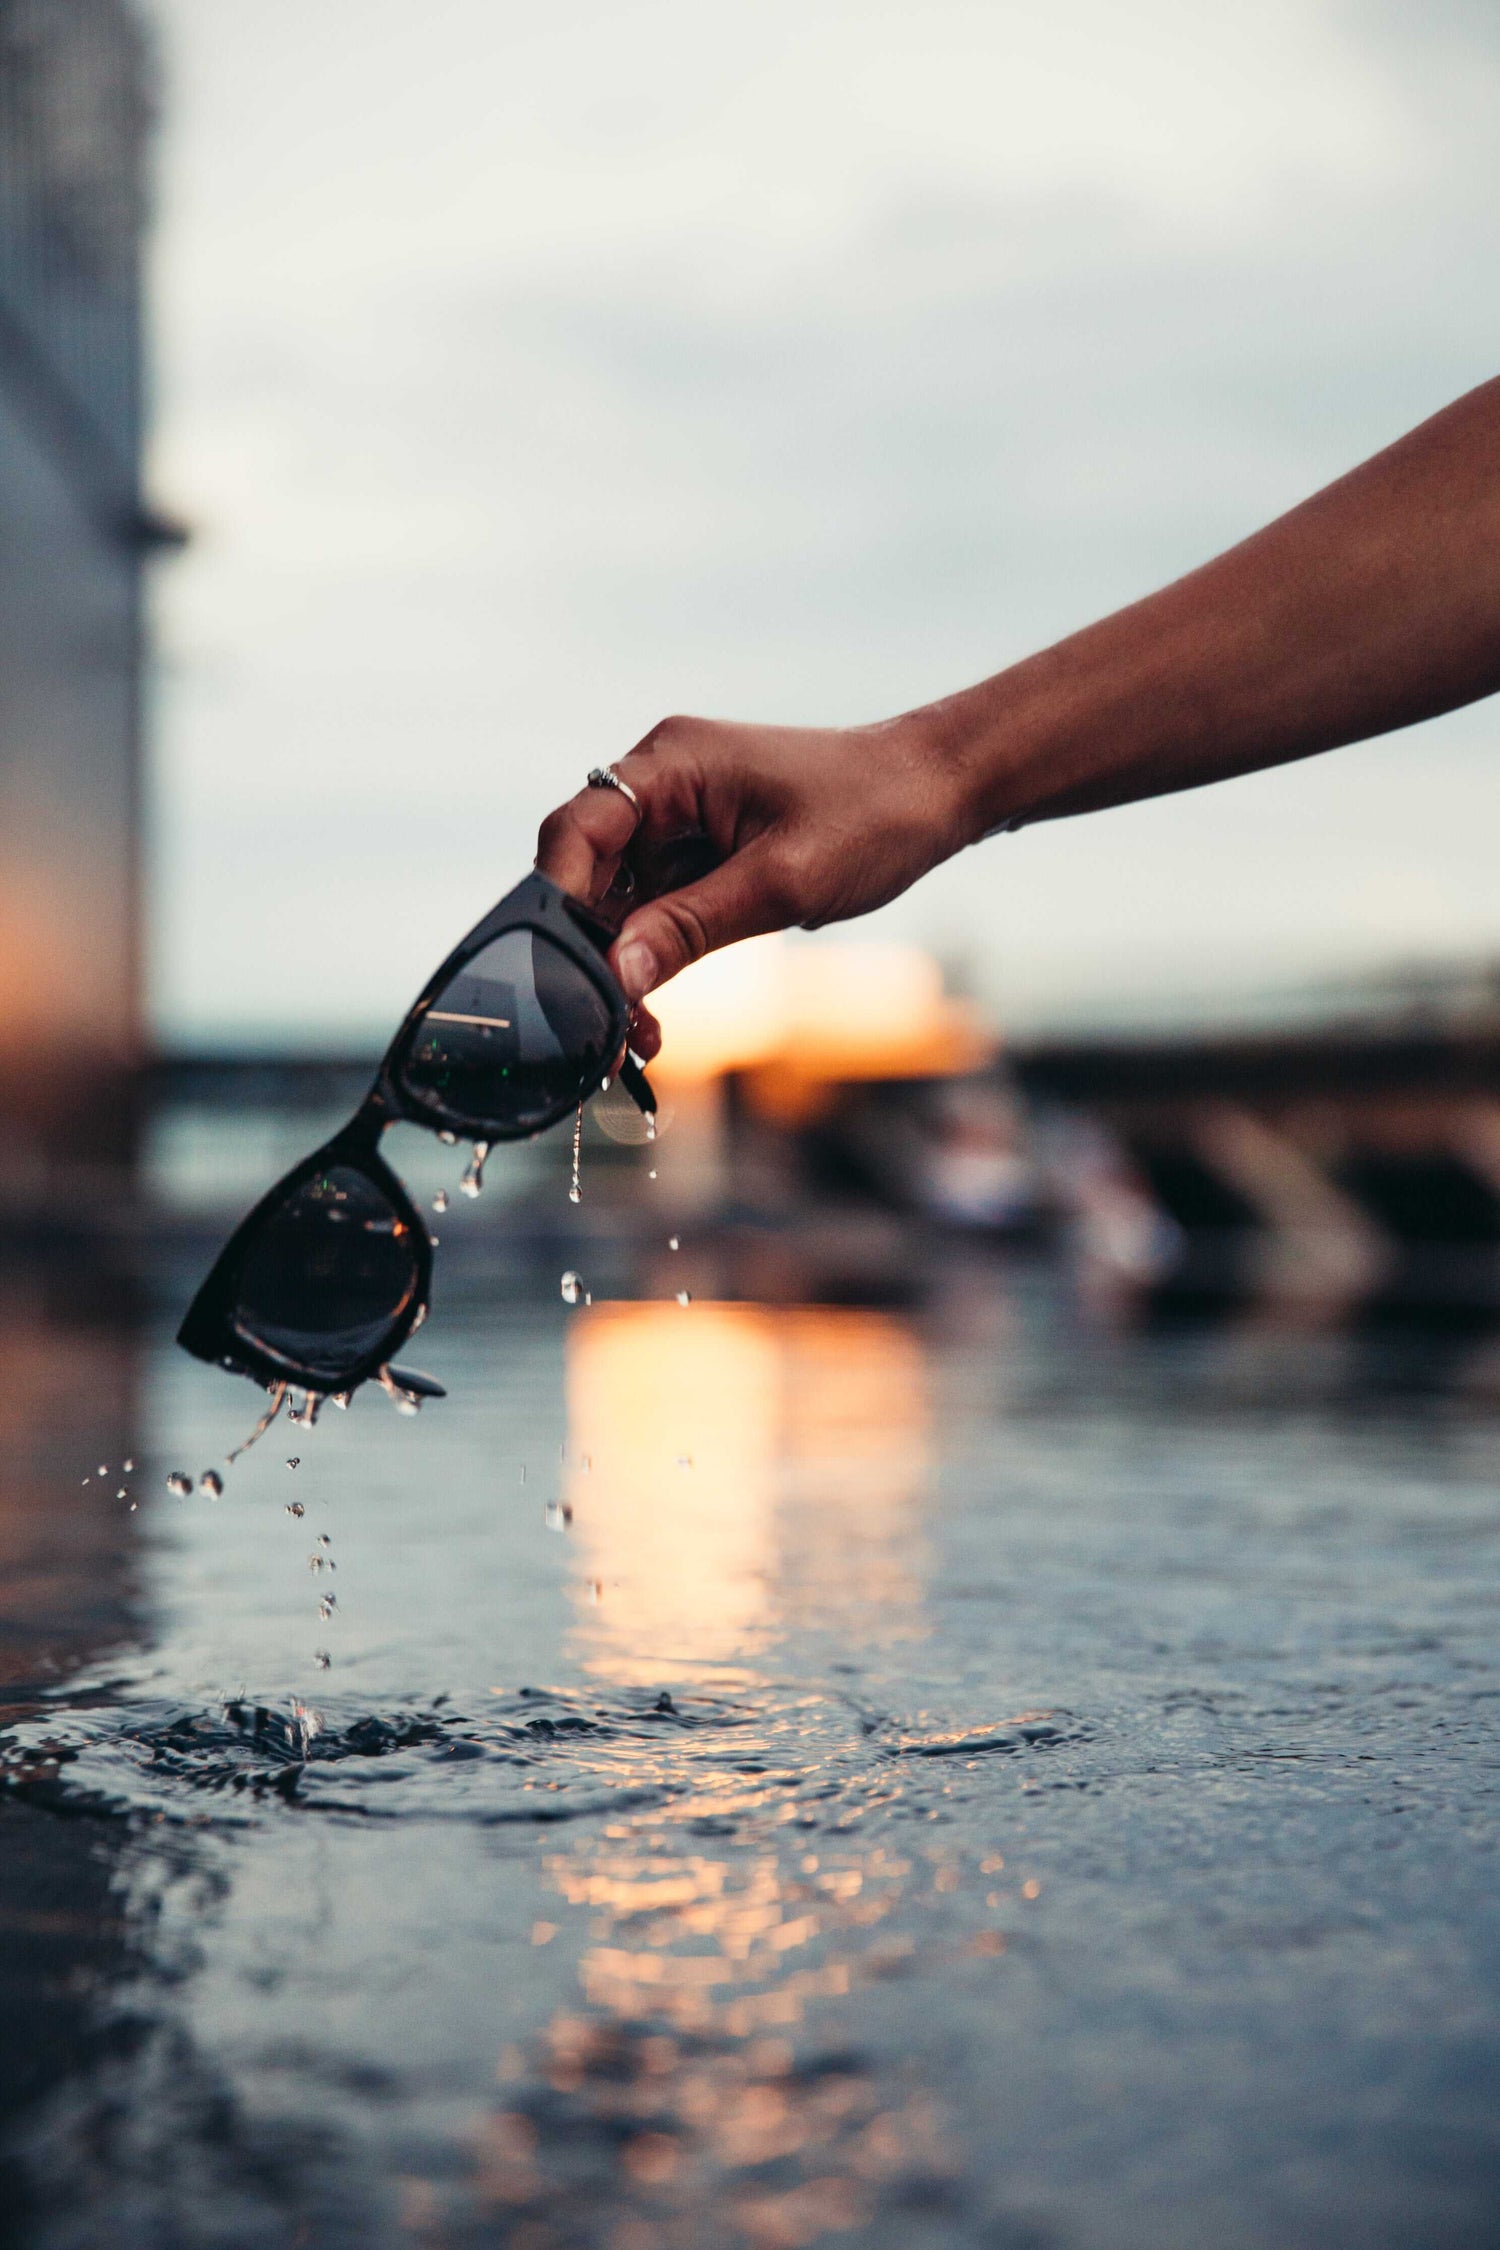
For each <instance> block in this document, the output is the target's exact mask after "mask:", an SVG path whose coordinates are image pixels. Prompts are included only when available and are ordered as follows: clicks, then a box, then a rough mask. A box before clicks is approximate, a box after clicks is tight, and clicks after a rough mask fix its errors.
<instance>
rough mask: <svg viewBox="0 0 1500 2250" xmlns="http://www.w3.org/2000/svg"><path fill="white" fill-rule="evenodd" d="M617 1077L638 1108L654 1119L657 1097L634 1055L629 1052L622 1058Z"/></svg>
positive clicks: (616, 1073)
mask: <svg viewBox="0 0 1500 2250" xmlns="http://www.w3.org/2000/svg"><path fill="white" fill-rule="evenodd" d="M615 1076H616V1077H617V1078H618V1079H619V1081H620V1084H621V1085H622V1086H623V1087H624V1089H625V1091H626V1093H627V1094H628V1095H629V1096H630V1098H631V1100H632V1101H633V1102H634V1103H635V1106H636V1108H637V1109H638V1110H641V1111H643V1112H644V1113H645V1115H646V1116H647V1117H654V1116H655V1115H656V1096H655V1095H654V1094H653V1093H652V1091H651V1087H650V1084H649V1082H648V1080H647V1077H646V1073H645V1072H644V1071H643V1070H642V1068H641V1066H640V1064H639V1063H638V1062H637V1061H636V1060H635V1057H634V1056H633V1055H631V1054H630V1053H628V1052H627V1053H626V1054H625V1055H623V1056H622V1057H621V1060H620V1067H619V1069H618V1070H617V1071H616V1072H615Z"/></svg>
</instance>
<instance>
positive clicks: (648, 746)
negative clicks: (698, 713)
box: [641, 711, 699, 750]
mask: <svg viewBox="0 0 1500 2250" xmlns="http://www.w3.org/2000/svg"><path fill="white" fill-rule="evenodd" d="M698 724H699V722H698V721H697V720H696V719H689V718H687V717H686V716H685V715H684V714H683V713H682V712H680V711H673V712H671V713H669V714H668V716H667V717H666V718H665V719H658V720H657V722H656V724H655V726H654V727H653V728H652V729H651V731H650V733H649V734H648V735H647V736H646V737H645V738H644V740H643V741H642V743H641V748H642V749H643V750H671V749H673V748H675V747H677V746H678V745H679V744H681V743H682V742H684V741H685V740H686V739H687V737H688V736H689V735H690V734H692V733H693V731H694V729H695V728H696V727H697V726H698Z"/></svg>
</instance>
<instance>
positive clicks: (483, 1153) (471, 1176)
mask: <svg viewBox="0 0 1500 2250" xmlns="http://www.w3.org/2000/svg"><path fill="white" fill-rule="evenodd" d="M489 1153H490V1144H489V1142H488V1141H476V1142H475V1143H474V1154H473V1155H472V1156H471V1157H470V1158H469V1163H468V1169H467V1170H466V1172H465V1173H464V1176H463V1178H462V1179H461V1180H460V1181H459V1183H458V1187H459V1193H460V1194H461V1195H466V1196H468V1198H469V1200H470V1202H472V1201H473V1200H474V1198H475V1196H476V1195H482V1194H483V1193H484V1160H485V1158H486V1157H487V1156H488V1155H489Z"/></svg>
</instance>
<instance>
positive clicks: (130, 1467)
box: [120, 1461, 135, 1476]
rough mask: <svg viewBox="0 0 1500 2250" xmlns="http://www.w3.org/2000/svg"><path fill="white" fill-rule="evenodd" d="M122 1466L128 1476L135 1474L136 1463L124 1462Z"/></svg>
mask: <svg viewBox="0 0 1500 2250" xmlns="http://www.w3.org/2000/svg"><path fill="white" fill-rule="evenodd" d="M120 1466H121V1468H122V1469H123V1470H124V1471H125V1474H126V1476H131V1475H132V1474H133V1473H134V1470H135V1463H134V1462H133V1461H122V1462H121V1463H120Z"/></svg>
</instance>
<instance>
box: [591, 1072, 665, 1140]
mask: <svg viewBox="0 0 1500 2250" xmlns="http://www.w3.org/2000/svg"><path fill="white" fill-rule="evenodd" d="M589 1115H590V1117H591V1118H592V1119H593V1120H594V1123H595V1124H596V1125H597V1126H598V1128H599V1130H600V1132H601V1133H607V1134H608V1135H609V1138H610V1139H611V1140H612V1141H621V1142H623V1143H624V1145H625V1146H626V1147H627V1148H640V1147H642V1146H643V1145H644V1144H645V1143H646V1142H647V1141H659V1140H660V1139H661V1137H662V1135H663V1134H664V1133H667V1132H670V1130H671V1127H672V1120H673V1119H674V1118H675V1117H676V1115H677V1106H676V1104H675V1103H674V1102H664V1101H658V1103H657V1106H656V1114H655V1117H654V1119H653V1118H651V1117H648V1116H647V1115H646V1113H645V1111H644V1110H642V1109H640V1108H638V1106H637V1105H636V1103H635V1101H634V1100H633V1098H632V1097H631V1095H629V1094H628V1093H627V1092H626V1090H625V1088H624V1087H623V1086H622V1085H621V1084H620V1081H619V1079H618V1078H612V1079H611V1080H610V1082H609V1084H608V1085H607V1086H606V1087H605V1088H604V1089H603V1091H602V1092H601V1093H598V1094H596V1095H595V1096H594V1098H593V1100H592V1101H591V1102H590V1103H589ZM653 1127H654V1130H653Z"/></svg>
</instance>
